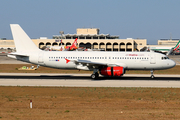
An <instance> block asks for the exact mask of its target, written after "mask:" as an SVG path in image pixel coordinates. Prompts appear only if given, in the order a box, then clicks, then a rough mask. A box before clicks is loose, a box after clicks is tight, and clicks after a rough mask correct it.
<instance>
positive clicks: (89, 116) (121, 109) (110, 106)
mask: <svg viewBox="0 0 180 120" xmlns="http://www.w3.org/2000/svg"><path fill="white" fill-rule="evenodd" d="M30 100H32V104H33V108H32V109H30ZM179 118H180V89H174V88H167V89H164V88H77V87H75V88H71V87H18V86H17V87H2V86H1V87H0V119H3V120H9V119H14V120H51V119H53V120H60V119H62V120H64V119H70V120H93V119H94V120H129V119H133V120H145V119H148V120H151V119H158V120H159V119H162V120H169V119H179Z"/></svg>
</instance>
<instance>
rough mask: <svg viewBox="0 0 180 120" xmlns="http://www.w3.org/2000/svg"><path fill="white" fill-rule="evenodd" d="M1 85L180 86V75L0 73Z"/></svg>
mask: <svg viewBox="0 0 180 120" xmlns="http://www.w3.org/2000/svg"><path fill="white" fill-rule="evenodd" d="M0 85H1V86H49V87H50V86H56V87H155V88H156V87H160V88H171V87H172V88H180V75H156V74H155V79H151V78H150V75H148V74H147V75H146V74H145V75H139V74H125V75H124V76H122V77H114V78H109V77H100V78H99V79H98V80H92V79H91V78H90V74H47V73H44V74H42V73H40V74H39V73H38V74H37V73H0Z"/></svg>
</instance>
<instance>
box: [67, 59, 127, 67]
mask: <svg viewBox="0 0 180 120" xmlns="http://www.w3.org/2000/svg"><path fill="white" fill-rule="evenodd" d="M66 62H67V63H68V62H74V63H76V64H81V65H83V66H88V67H93V68H99V67H103V66H105V67H107V66H108V67H113V66H122V67H124V68H126V67H127V66H126V64H124V63H108V62H107V63H100V62H92V61H89V60H68V59H66Z"/></svg>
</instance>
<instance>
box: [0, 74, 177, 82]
mask: <svg viewBox="0 0 180 120" xmlns="http://www.w3.org/2000/svg"><path fill="white" fill-rule="evenodd" d="M0 79H47V80H50V79H56V80H92V79H91V77H90V76H72V75H58V76H57V75H55V76H49V75H41V76H15V75H12V76H6V75H0ZM102 80H127V81H128V80H135V81H136V80H137V81H138V80H142V81H143V80H151V81H180V77H155V78H154V79H151V78H150V77H138V76H131V77H128V76H123V77H99V78H98V79H96V80H92V81H102Z"/></svg>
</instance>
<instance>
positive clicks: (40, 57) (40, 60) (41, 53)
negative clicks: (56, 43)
mask: <svg viewBox="0 0 180 120" xmlns="http://www.w3.org/2000/svg"><path fill="white" fill-rule="evenodd" d="M43 55H44V53H43V52H40V53H39V57H38V63H39V64H44V60H43Z"/></svg>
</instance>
